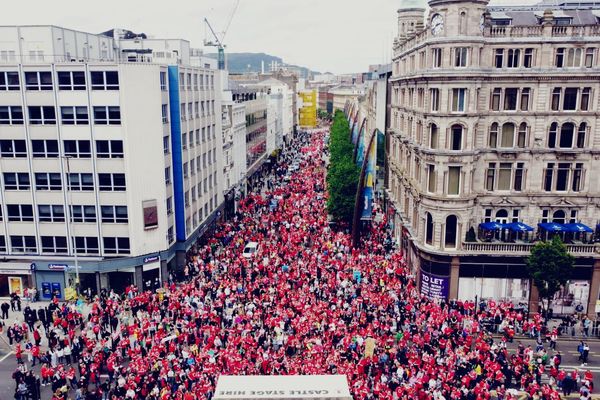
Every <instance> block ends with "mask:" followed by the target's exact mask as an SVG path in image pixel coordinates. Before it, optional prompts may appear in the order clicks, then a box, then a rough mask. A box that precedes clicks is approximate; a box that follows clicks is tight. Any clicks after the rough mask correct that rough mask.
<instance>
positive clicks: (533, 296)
mask: <svg viewBox="0 0 600 400" xmlns="http://www.w3.org/2000/svg"><path fill="white" fill-rule="evenodd" d="M539 306H540V294H539V292H538V288H537V286H535V285H534V284H533V279H530V280H529V306H528V308H529V317H532V316H534V315H536V314H537V313H538V308H539Z"/></svg>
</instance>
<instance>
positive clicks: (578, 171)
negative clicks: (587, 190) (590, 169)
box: [571, 163, 583, 192]
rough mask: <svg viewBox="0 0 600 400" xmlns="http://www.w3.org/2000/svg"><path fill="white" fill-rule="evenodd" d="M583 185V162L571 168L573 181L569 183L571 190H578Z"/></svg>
mask: <svg viewBox="0 0 600 400" xmlns="http://www.w3.org/2000/svg"><path fill="white" fill-rule="evenodd" d="M582 186H583V163H577V164H575V169H574V170H573V182H572V185H571V190H572V191H573V192H580V191H581V189H582Z"/></svg>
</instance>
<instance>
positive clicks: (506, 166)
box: [497, 163, 512, 190]
mask: <svg viewBox="0 0 600 400" xmlns="http://www.w3.org/2000/svg"><path fill="white" fill-rule="evenodd" d="M511 175H512V164H511V163H500V168H499V169H498V187H497V189H498V190H510V178H511Z"/></svg>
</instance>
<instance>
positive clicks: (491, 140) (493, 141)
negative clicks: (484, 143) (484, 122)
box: [488, 122, 498, 149]
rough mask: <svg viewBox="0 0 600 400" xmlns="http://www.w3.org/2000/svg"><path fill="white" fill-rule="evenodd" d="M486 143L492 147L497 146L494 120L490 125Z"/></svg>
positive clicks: (496, 124)
mask: <svg viewBox="0 0 600 400" xmlns="http://www.w3.org/2000/svg"><path fill="white" fill-rule="evenodd" d="M488 145H489V147H490V148H492V149H495V148H496V147H498V123H496V122H494V123H493V124H492V125H491V126H490V136H489V139H488Z"/></svg>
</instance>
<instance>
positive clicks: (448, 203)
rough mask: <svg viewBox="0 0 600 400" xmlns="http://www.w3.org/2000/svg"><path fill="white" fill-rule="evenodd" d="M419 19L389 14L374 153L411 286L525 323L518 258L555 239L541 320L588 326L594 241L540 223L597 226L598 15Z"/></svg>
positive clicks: (594, 280)
mask: <svg viewBox="0 0 600 400" xmlns="http://www.w3.org/2000/svg"><path fill="white" fill-rule="evenodd" d="M429 7H430V9H429V11H428V13H427V19H425V15H426V14H425V11H426V10H425V6H424V5H422V4H419V3H418V2H413V1H410V2H405V3H404V4H403V6H402V8H401V9H400V10H398V32H399V34H398V37H397V38H396V39H395V40H394V47H393V64H392V77H391V79H390V83H391V93H390V95H391V109H390V122H389V125H390V127H389V129H388V135H387V144H388V146H387V150H386V151H387V157H388V167H387V177H386V182H387V195H388V196H389V199H390V201H391V208H392V215H393V218H392V223H393V225H394V229H395V234H396V237H397V239H398V241H399V242H400V243H401V245H402V247H403V248H404V250H405V252H406V255H407V258H408V259H409V262H410V263H411V264H412V265H414V267H415V274H416V275H417V278H418V279H419V280H420V281H421V282H422V281H423V279H425V280H429V281H430V280H431V279H432V278H435V279H437V278H439V279H440V281H439V282H442V284H441V286H442V287H443V288H442V289H441V291H440V293H441V295H442V296H444V297H447V298H451V299H452V298H460V299H463V300H466V299H469V300H474V299H477V298H479V299H481V298H495V299H510V300H512V301H513V302H515V303H519V302H521V303H523V304H526V303H529V307H530V310H531V311H537V309H538V308H537V305H538V296H537V290H536V289H535V287H533V286H532V285H531V283H530V282H529V280H528V278H527V275H526V271H525V257H526V256H527V255H528V254H529V253H530V249H531V247H532V246H533V243H532V242H533V241H534V240H535V239H537V240H539V239H544V238H548V237H549V236H551V235H553V234H561V235H563V237H564V238H565V240H566V241H567V243H568V248H569V251H570V252H571V253H572V254H573V255H575V256H576V268H575V272H574V274H573V277H572V279H571V281H570V282H569V285H568V286H567V287H566V288H565V290H564V291H563V292H561V293H560V294H559V295H558V296H557V298H556V299H555V300H554V302H553V304H552V306H551V307H552V308H553V311H554V313H555V314H561V313H564V314H567V313H571V312H572V311H573V309H574V307H575V306H576V305H577V304H579V303H581V304H582V305H583V306H584V308H585V309H586V310H587V312H588V314H590V315H595V306H596V300H597V299H598V298H599V290H600V260H599V256H600V254H599V249H598V245H597V244H595V243H594V237H595V236H596V232H585V233H581V232H580V233H573V232H560V233H553V232H551V231H550V232H548V231H547V230H545V229H544V228H543V227H542V226H539V224H540V223H541V224H544V223H552V222H555V223H556V224H558V225H560V226H565V225H567V224H578V225H577V226H578V227H581V229H582V230H586V231H595V230H596V226H597V223H598V220H599V219H600V176H599V175H598V174H597V173H594V172H596V171H598V170H599V169H600V127H599V126H598V112H597V110H598V102H599V96H600V84H599V82H600V81H599V80H598V72H599V69H600V63H599V53H598V52H599V48H600V19H599V16H600V11H599V10H594V9H591V8H577V7H576V6H574V5H571V4H570V3H563V4H562V5H560V6H559V7H558V8H556V7H553V8H554V10H553V11H550V10H547V7H544V6H543V5H540V6H530V7H514V8H511V7H502V8H500V7H489V6H488V4H487V1H462V0H432V1H430V2H429ZM485 223H497V224H499V225H502V226H506V225H507V224H511V223H521V224H526V225H527V226H529V227H530V228H529V229H530V230H531V232H520V231H519V230H518V229H516V230H515V231H514V232H513V231H511V230H510V229H505V228H502V229H498V230H492V231H485V230H482V225H481V224H485ZM484 226H485V225H484ZM521 226H522V225H521ZM569 226H573V225H569ZM582 226H583V227H582ZM546 227H547V226H546ZM557 229H558V228H557ZM469 231H471V232H469Z"/></svg>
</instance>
